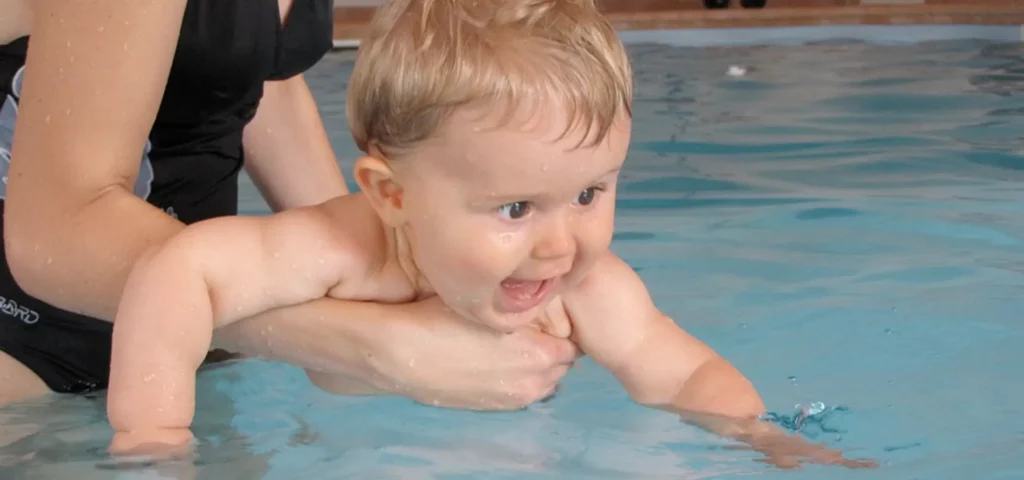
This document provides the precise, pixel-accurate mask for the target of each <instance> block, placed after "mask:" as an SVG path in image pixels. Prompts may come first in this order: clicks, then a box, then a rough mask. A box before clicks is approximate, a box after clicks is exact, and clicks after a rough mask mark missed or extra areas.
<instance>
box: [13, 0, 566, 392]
mask: <svg viewBox="0 0 1024 480" xmlns="http://www.w3.org/2000/svg"><path fill="white" fill-rule="evenodd" d="M30 6H31V9H30V8H29V7H30ZM332 10H333V9H332V2H331V1H330V0H108V1H104V2H83V1H81V0H0V11H2V12H4V17H5V18H4V20H3V21H0V43H6V44H7V45H6V46H5V47H3V50H0V88H2V90H0V93H2V94H4V95H0V100H3V101H4V103H3V104H2V105H3V110H0V150H2V149H3V148H4V144H3V134H4V121H3V119H4V118H6V119H8V130H15V131H16V137H15V141H13V142H8V144H11V143H12V144H11V145H9V146H8V149H9V150H10V151H11V152H10V154H9V155H10V156H9V159H10V165H9V170H8V171H7V172H6V176H5V184H6V188H5V189H4V191H3V192H2V196H3V199H2V201H3V215H4V219H3V232H2V234H3V237H4V246H5V258H6V261H7V264H6V265H4V266H3V267H2V268H0V296H2V297H3V298H2V302H0V303H2V305H0V375H2V376H6V377H7V378H8V379H9V380H8V381H5V382H4V383H3V384H2V385H0V402H4V401H8V402H9V401H12V400H17V399H23V398H27V397H32V396H36V395H39V394H42V393H45V392H47V391H49V390H52V391H57V392H64V393H79V392H86V391H91V390H95V389H98V388H104V387H105V385H106V376H107V372H108V368H109V367H108V365H109V354H110V331H111V325H110V323H109V322H110V321H111V319H112V318H113V317H114V312H115V309H116V307H117V302H118V298H119V296H120V291H121V288H122V287H123V284H124V281H125V277H126V275H127V273H128V271H129V268H130V266H131V264H132V263H133V262H134V260H135V259H136V258H137V257H138V256H139V255H141V254H142V253H143V252H144V251H145V250H147V249H148V248H150V247H151V246H152V245H154V244H157V243H158V242H160V241H162V240H163V239H166V238H168V237H169V236H171V235H173V234H174V233H175V232H177V231H178V230H180V229H181V228H182V227H183V225H184V224H186V223H191V222H195V221H198V220H201V219H204V218H210V217H214V216H220V215H232V214H235V212H236V208H237V206H236V203H237V198H236V194H237V174H238V172H239V170H240V168H242V166H243V165H244V166H245V168H246V169H247V171H248V172H249V174H250V175H251V176H252V177H253V179H254V181H255V182H256V184H257V185H258V186H259V188H260V191H261V192H262V193H263V195H264V196H265V198H267V201H268V203H269V204H270V205H271V206H272V207H273V208H275V209H282V208H288V207H293V206H298V205H305V204H310V203H316V202H320V201H322V200H325V199H327V198H330V197H332V196H335V195H339V194H343V193H345V191H346V188H345V185H344V182H343V181H342V176H341V172H340V171H339V169H338V167H337V163H336V161H335V158H334V153H333V152H332V151H331V148H330V145H329V144H328V142H327V139H326V135H324V131H323V126H322V125H321V123H320V120H319V117H318V116H317V114H316V108H315V105H314V103H313V100H312V97H311V95H310V93H309V90H308V88H307V86H306V84H305V82H304V80H303V78H302V72H303V71H305V70H306V69H307V68H309V67H310V66H312V65H313V64H314V63H316V61H318V60H319V59H320V58H321V56H322V55H323V54H324V53H325V52H326V50H327V49H328V48H329V47H330V39H331V38H330V31H331V27H332V20H331V15H332ZM12 12H13V13H12ZM29 34H30V37H28V38H26V36H29ZM26 58H27V61H25V59H26ZM22 62H24V63H25V65H24V68H22V66H21V63H22ZM14 119H16V123H15V122H14V121H13V120H14ZM13 125H16V126H17V128H16V129H14V128H13ZM3 153H4V152H3V151H0V156H4V155H3ZM243 157H244V163H243ZM2 160H3V159H0V164H2V165H3V166H6V162H4V161H2ZM168 294H169V295H173V292H168ZM386 337H389V338H386ZM217 343H218V344H219V345H221V346H225V347H228V348H232V349H238V350H240V351H242V352H244V353H249V354H256V355H264V356H268V357H271V358H275V359H280V360H284V361H288V362H290V363H293V364H296V365H299V366H302V367H304V368H307V369H309V371H311V372H314V373H311V378H312V379H313V380H314V381H315V382H316V383H317V384H319V385H321V386H322V387H324V388H328V389H332V390H338V391H342V392H352V391H359V392H365V391H373V392H380V391H382V390H383V391H384V392H391V393H400V394H403V395H406V396H409V397H411V398H414V399H416V400H419V401H424V402H430V403H437V404H440V405H445V406H450V407H463V408H481V409H506V408H515V407H518V406H521V405H523V404H525V403H529V402H532V401H534V400H536V399H538V398H540V397H542V396H544V395H546V394H547V393H549V392H550V391H551V390H552V389H553V387H554V385H555V383H556V382H557V380H558V379H559V378H560V377H561V376H562V375H564V373H565V371H566V369H567V368H568V366H569V365H570V364H571V362H572V360H573V359H574V358H575V355H576V350H575V348H574V347H573V346H572V344H571V343H569V342H568V341H565V340H561V339H555V338H552V337H548V336H546V335H542V334H540V333H538V332H535V331H523V332H517V333H515V334H511V335H500V334H497V333H495V332H489V331H485V330H483V329H481V328H478V327H474V326H472V325H469V324H466V323H464V322H460V321H459V320H457V319H455V318H454V317H453V315H452V314H451V313H449V312H447V311H446V309H444V308H443V306H442V305H439V304H438V303H437V302H436V300H435V301H430V302H424V303H419V304H412V305H399V306H385V305H373V304H361V303H349V302H340V301H333V300H327V299H323V300H319V301H316V302H311V303H309V304H305V305H301V306H297V307H293V308H290V309H287V310H281V311H277V312H272V313H271V314H268V315H264V316H262V317H259V318H253V319H250V320H248V321H245V322H240V323H239V324H238V325H237V326H236V327H235V328H233V329H231V330H227V331H224V332H219V334H218V338H217ZM271 345H273V348H271ZM480 352H485V353H484V354H483V355H481V353H480ZM410 358H415V359H416V362H415V363H416V368H415V369H411V368H408V367H407V365H408V364H409V363H410V362H409V361H408V360H409V359H410ZM480 358H487V359H491V360H493V361H492V362H491V363H489V364H480V361H479V359H480ZM463 359H466V360H463ZM469 359H473V360H469Z"/></svg>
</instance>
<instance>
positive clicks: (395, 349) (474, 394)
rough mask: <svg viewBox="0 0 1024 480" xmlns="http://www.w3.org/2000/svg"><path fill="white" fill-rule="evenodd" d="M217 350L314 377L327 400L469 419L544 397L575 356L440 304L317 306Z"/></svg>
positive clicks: (245, 326)
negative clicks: (329, 394)
mask: <svg viewBox="0 0 1024 480" xmlns="http://www.w3.org/2000/svg"><path fill="white" fill-rule="evenodd" d="M215 344H216V345H217V346H218V347H223V348H227V349H230V350H234V351H240V352H242V353H244V354H246V355H258V356H262V357H265V358H268V359H274V360H280V361H284V362H288V363H290V364H293V365H297V366H300V367H303V368H306V369H308V370H312V371H313V372H314V375H312V377H315V379H314V380H315V382H316V383H317V385H319V386H321V387H322V388H324V389H326V390H328V391H335V392H339V393H346V394H348V393H353V392H355V393H358V394H367V393H391V394H396V395H401V396H404V397H408V398H411V399H413V400H415V401H417V402H421V403H424V404H429V405H436V406H441V407H448V408H460V409H473V410H515V409H520V408H523V407H525V406H527V405H529V404H531V403H533V402H536V401H537V400H541V399H543V398H545V397H547V396H549V395H551V394H552V393H553V392H554V391H555V388H556V386H557V384H558V382H559V380H561V378H562V377H563V376H564V375H565V374H566V372H568V370H569V368H570V367H571V366H572V364H573V362H574V361H575V360H576V358H578V356H579V355H580V352H579V349H578V348H577V347H576V345H575V344H573V343H572V342H571V341H569V340H565V339H561V338H556V337H553V336H550V335H547V334H544V333H541V332H539V331H537V330H536V329H533V328H525V329H523V330H521V331H518V332H515V333H512V334H502V333H498V332H495V331H494V330H491V329H488V328H485V327H482V326H479V325H475V324H473V323H470V322H469V321H467V320H464V319H462V318H461V317H459V316H457V315H456V314H455V313H454V312H452V311H451V310H450V309H448V308H447V306H445V305H444V303H443V302H441V300H440V299H439V298H431V299H427V300H423V301H420V302H416V303H410V304H402V305H381V304H374V303H362V302H348V301H340V300H333V299H327V298H325V299H320V300H317V301H315V302H310V303H307V304H304V305H300V306H296V307H290V308H287V309H280V310H275V311H272V312H269V313H267V314H264V315H261V316H258V317H254V318H251V319H247V320H244V321H241V322H238V323H235V324H232V325H229V326H227V327H224V328H221V329H219V330H217V333H216V338H215ZM369 390H375V392H371V391H369Z"/></svg>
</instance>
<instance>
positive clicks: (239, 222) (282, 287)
mask: <svg viewBox="0 0 1024 480" xmlns="http://www.w3.org/2000/svg"><path fill="white" fill-rule="evenodd" d="M325 223H326V222H324V221H323V220H322V219H321V217H319V215H318V214H317V213H315V212H312V211H310V210H308V209H304V210H292V211H289V212H285V213H281V214H278V215H274V216H270V217H247V218H243V217H226V218H219V219H214V220H209V221H206V222H200V223H197V224H195V225H193V226H191V227H189V228H188V229H186V230H184V231H183V232H182V233H181V234H180V235H178V236H176V237H174V238H172V239H171V240H169V241H168V242H167V243H166V244H165V245H163V246H162V247H161V248H159V249H157V250H155V251H154V252H153V253H152V254H151V255H148V256H147V257H145V258H143V259H141V260H140V261H139V262H138V263H137V265H136V267H135V269H133V271H132V273H131V275H130V276H129V279H128V282H127V284H126V286H125V291H124V294H123V299H122V302H121V306H120V309H119V311H118V313H117V319H116V321H115V323H114V339H113V351H112V357H111V371H110V389H109V393H108V406H107V409H108V414H109V417H110V422H111V426H112V427H113V428H114V430H115V431H116V432H118V434H119V437H116V438H115V446H114V448H115V449H122V448H123V447H124V446H126V445H127V446H128V448H130V446H131V445H133V444H134V443H135V442H136V441H142V440H145V441H150V440H154V438H157V439H158V438H160V437H166V435H167V434H168V432H170V434H171V435H172V438H177V439H179V440H180V439H182V438H188V437H189V435H187V429H188V426H189V425H190V424H191V422H192V416H193V414H194V403H195V372H196V369H197V368H198V367H199V365H200V364H201V363H202V361H203V359H204V358H205V356H206V352H207V351H208V349H209V346H210V342H211V338H212V333H213V330H214V329H216V328H218V327H221V326H224V325H228V324H230V323H232V322H235V321H237V320H240V319H242V318H246V317H248V316H251V315H255V314H258V313H260V312H263V311H265V310H269V309H273V308H277V307H284V306H288V305H294V304H298V303H301V302H304V301H308V300H312V299H315V298H319V297H323V296H324V295H325V294H326V292H327V290H328V289H329V288H330V287H331V286H332V285H334V284H336V283H337V282H338V281H339V280H340V278H339V277H340V275H341V273H339V272H344V271H345V269H346V268H347V267H348V265H347V264H346V261H345V259H344V256H343V255H339V252H340V251H341V250H340V249H334V248H329V247H326V246H325V245H328V244H329V243H330V242H329V241H325V239H330V238H331V236H330V234H329V232H327V231H326V230H327V228H328V227H325V226H324V224H325ZM154 435H156V437H154Z"/></svg>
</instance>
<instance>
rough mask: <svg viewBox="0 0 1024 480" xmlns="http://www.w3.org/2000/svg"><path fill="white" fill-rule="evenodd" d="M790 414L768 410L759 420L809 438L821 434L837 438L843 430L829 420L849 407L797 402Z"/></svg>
mask: <svg viewBox="0 0 1024 480" xmlns="http://www.w3.org/2000/svg"><path fill="white" fill-rule="evenodd" d="M794 409H795V411H794V412H793V414H792V415H782V414H778V413H773V412H768V413H765V414H762V415H761V417H760V418H761V420H764V421H766V422H770V423H774V424H776V425H778V426H780V427H782V428H785V429H786V430H789V431H791V432H800V433H802V434H804V435H807V436H808V437H811V438H818V437H819V436H820V435H822V434H833V435H835V436H836V439H837V440H838V439H839V438H840V437H841V436H842V434H843V433H846V431H845V430H840V429H838V428H835V427H832V426H830V425H829V420H830V419H833V418H834V416H835V415H836V414H838V413H845V412H847V411H849V409H848V408H847V407H846V406H844V405H833V406H827V405H825V404H824V403H823V402H813V403H810V404H808V405H801V404H797V405H796V406H795V407H794Z"/></svg>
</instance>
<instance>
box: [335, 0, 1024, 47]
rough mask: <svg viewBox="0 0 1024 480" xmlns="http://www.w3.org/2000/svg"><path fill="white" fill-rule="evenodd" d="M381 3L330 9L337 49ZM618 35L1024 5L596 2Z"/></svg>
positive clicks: (1003, 15) (1013, 11) (893, 19)
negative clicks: (707, 5)
mask: <svg viewBox="0 0 1024 480" xmlns="http://www.w3.org/2000/svg"><path fill="white" fill-rule="evenodd" d="M379 2H380V0H340V1H338V2H336V3H335V10H334V38H335V41H336V43H339V44H345V43H355V42H356V41H358V39H359V38H360V37H361V36H362V35H363V32H364V31H365V28H366V25H367V23H368V22H369V20H370V17H371V16H372V15H373V12H374V10H375V8H376V5H378V4H379ZM598 3H599V4H600V5H601V7H602V9H603V10H604V11H605V12H606V13H607V15H608V17H609V18H610V19H611V20H612V22H613V23H614V25H615V26H616V27H617V28H619V29H620V30H658V29H678V28H689V29H694V28H737V27H745V28H749V27H790V26H816V25H818V26H820V25H954V24H955V25H1022V24H1024V0H767V5H766V6H765V7H764V8H760V9H747V8H742V7H741V6H740V0H731V3H732V5H731V7H730V8H728V9H716V10H708V9H706V8H704V4H703V0H598Z"/></svg>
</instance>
